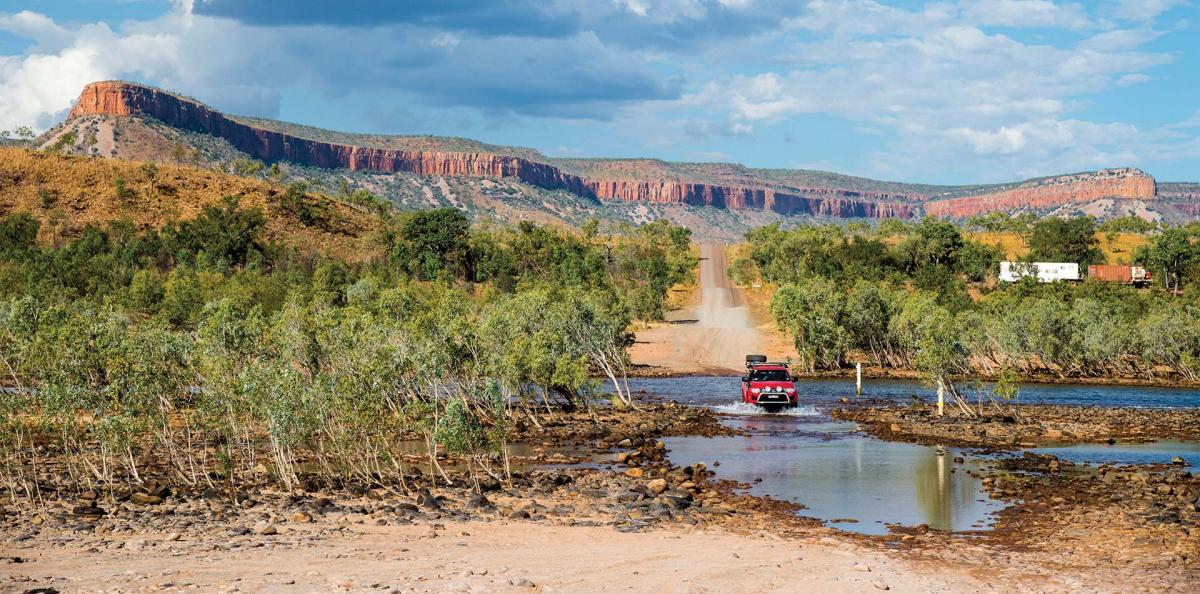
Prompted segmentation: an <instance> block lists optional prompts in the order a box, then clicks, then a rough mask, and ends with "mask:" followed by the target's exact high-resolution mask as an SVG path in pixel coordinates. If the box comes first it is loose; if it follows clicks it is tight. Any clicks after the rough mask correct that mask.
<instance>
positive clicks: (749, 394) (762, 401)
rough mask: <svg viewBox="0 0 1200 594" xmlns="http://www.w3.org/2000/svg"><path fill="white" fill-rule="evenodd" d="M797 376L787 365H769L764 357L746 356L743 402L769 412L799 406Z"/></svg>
mask: <svg viewBox="0 0 1200 594" xmlns="http://www.w3.org/2000/svg"><path fill="white" fill-rule="evenodd" d="M795 381H796V376H794V375H792V374H791V373H790V372H789V371H788V366H787V363H768V362H767V358H766V357H764V356H762V355H746V375H744V376H742V402H746V403H749V404H757V405H759V406H761V407H763V408H764V409H766V410H767V411H768V412H779V411H780V410H783V408H784V407H788V406H790V407H795V406H796V405H797V404H799V400H798V399H797V397H796V384H795V383H794V382H795Z"/></svg>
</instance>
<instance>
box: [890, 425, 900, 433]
mask: <svg viewBox="0 0 1200 594" xmlns="http://www.w3.org/2000/svg"><path fill="white" fill-rule="evenodd" d="M888 428H889V429H891V430H892V433H899V432H900V425H899V424H897V423H892V426H891V427H888Z"/></svg>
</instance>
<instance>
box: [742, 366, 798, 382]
mask: <svg viewBox="0 0 1200 594" xmlns="http://www.w3.org/2000/svg"><path fill="white" fill-rule="evenodd" d="M790 380H791V378H790V377H788V372H787V371H784V370H782V369H764V370H757V369H756V370H754V371H751V372H750V381H752V382H786V381H790Z"/></svg>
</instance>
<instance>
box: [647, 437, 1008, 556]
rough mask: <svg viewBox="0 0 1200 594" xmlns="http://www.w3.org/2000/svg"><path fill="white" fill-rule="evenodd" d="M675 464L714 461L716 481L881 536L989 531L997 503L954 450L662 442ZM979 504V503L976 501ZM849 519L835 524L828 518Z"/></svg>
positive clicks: (807, 441)
mask: <svg viewBox="0 0 1200 594" xmlns="http://www.w3.org/2000/svg"><path fill="white" fill-rule="evenodd" d="M666 442H667V447H668V448H669V449H670V450H671V453H670V456H671V460H672V461H673V462H675V463H677V464H692V463H695V462H705V463H706V464H709V465H711V464H712V462H713V461H715V460H719V461H720V463H721V465H720V466H719V467H717V468H716V469H715V470H716V471H717V476H718V478H727V479H732V480H736V481H740V482H745V483H752V481H753V480H754V479H762V482H760V483H756V484H753V485H752V486H751V488H750V492H751V493H753V494H756V495H769V496H771V497H775V498H778V499H784V500H788V501H794V502H797V503H802V504H804V505H805V506H807V508H808V509H806V510H804V511H803V512H801V513H802V514H803V515H807V516H813V517H816V518H820V519H822V520H826V521H829V522H830V524H831V525H834V526H837V527H839V528H842V529H845V530H852V531H857V532H864V533H867V534H883V533H885V532H886V531H887V528H886V526H885V524H887V523H893V524H903V525H907V526H915V525H918V524H928V525H929V526H931V527H933V528H938V529H944V530H956V531H962V530H971V529H975V528H980V527H987V526H990V518H989V514H990V513H991V512H993V511H996V510H999V509H1000V505H999V504H998V503H996V502H993V501H991V500H989V499H988V498H987V496H986V495H985V494H984V493H983V491H982V486H981V484H980V482H979V481H978V480H977V479H975V478H973V477H970V476H968V475H967V474H966V473H965V472H964V469H965V468H967V467H971V466H973V465H975V464H977V463H974V462H967V463H966V464H955V463H954V462H953V459H954V457H955V456H961V455H962V452H960V451H958V450H956V449H953V448H947V449H945V451H944V455H939V454H938V449H937V448H932V447H927V446H919V445H913V444H904V443H888V442H882V441H878V440H874V439H870V438H867V437H863V436H859V435H846V434H843V435H842V436H840V437H829V436H826V437H825V438H815V437H812V436H806V435H803V434H802V433H794V432H769V433H757V432H756V433H754V434H752V435H750V436H748V437H727V438H712V439H708V438H695V437H679V438H670V439H667V440H666ZM981 500H982V501H981ZM847 519H849V520H855V521H849V522H848V521H835V520H847Z"/></svg>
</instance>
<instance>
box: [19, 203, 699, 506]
mask: <svg viewBox="0 0 1200 594" xmlns="http://www.w3.org/2000/svg"><path fill="white" fill-rule="evenodd" d="M295 193H296V194H297V195H298V196H300V197H301V198H302V199H301V200H299V201H298V202H297V203H298V204H302V203H307V202H309V200H308V198H307V197H306V196H304V193H303V191H302V190H297V192H295ZM286 195H287V194H286V193H285V194H284V198H286ZM314 224H317V222H314ZM381 224H382V225H383V227H384V229H385V232H384V233H383V234H382V238H381V241H383V242H385V245H386V254H387V256H386V258H383V259H381V260H380V261H372V262H367V263H357V264H351V263H348V262H347V261H345V260H342V259H338V258H335V257H331V256H328V255H324V254H322V253H319V252H305V251H302V250H300V249H298V248H296V247H285V246H284V245H282V244H279V243H274V242H272V241H269V240H267V239H266V238H265V236H264V234H263V229H264V227H265V225H266V221H265V218H264V213H263V211H262V210H261V209H260V208H257V207H243V206H242V205H241V204H240V203H239V200H238V199H237V198H235V197H229V198H227V199H225V200H223V201H221V202H219V203H217V204H210V205H208V206H206V207H204V208H203V210H202V212H200V214H199V215H198V216H197V217H195V218H193V219H188V220H182V221H179V222H173V223H168V224H166V225H165V226H163V227H161V228H158V229H155V228H149V229H145V228H137V227H135V226H134V225H133V224H131V223H130V222H128V221H123V220H117V221H112V222H110V223H108V224H105V225H91V226H88V227H86V228H85V229H84V230H83V232H82V233H80V234H79V235H78V236H76V237H73V238H63V239H62V240H59V241H56V242H55V244H56V245H57V247H56V245H44V244H39V243H38V241H37V238H38V237H39V222H38V221H37V220H35V219H34V218H32V217H30V216H28V215H26V214H13V215H9V216H6V217H0V372H2V374H3V379H4V382H3V383H4V386H3V390H2V391H0V470H2V473H3V474H2V475H3V479H4V480H5V482H6V486H7V487H8V489H9V490H10V492H11V493H13V494H14V495H24V496H30V497H34V498H37V497H38V496H39V484H41V479H42V478H44V476H43V473H46V472H51V471H50V470H48V469H49V468H50V467H51V466H53V467H54V470H53V472H63V473H66V474H68V475H69V476H70V477H71V480H72V484H76V485H79V486H80V487H81V488H83V487H88V486H104V485H109V486H111V485H112V484H114V483H120V482H124V481H139V480H142V479H143V478H144V477H145V475H146V473H147V472H148V471H150V472H153V473H154V474H155V475H156V476H158V477H159V478H160V479H165V480H169V481H172V482H178V483H180V484H187V485H193V486H195V485H201V486H203V485H214V484H217V485H222V484H224V485H228V486H231V487H232V484H233V481H234V480H235V477H238V476H240V475H242V474H244V473H250V472H252V471H253V469H254V468H256V467H259V465H260V464H262V463H264V462H266V466H265V467H266V468H267V469H268V471H269V472H270V474H271V475H272V476H273V477H274V478H275V479H276V480H277V481H278V482H279V483H280V484H281V485H283V486H285V487H293V486H295V485H296V484H297V483H298V481H299V480H301V477H302V476H307V477H316V478H317V479H319V480H325V481H333V482H338V483H340V484H347V483H351V482H353V483H355V484H366V485H385V486H394V485H401V486H402V485H403V481H404V469H403V468H402V467H401V457H400V455H399V453H398V452H400V451H402V448H400V447H398V444H399V443H400V442H402V441H411V440H419V441H420V442H421V443H424V446H425V447H424V451H425V452H427V453H428V459H429V464H430V467H431V468H432V469H437V468H438V462H437V454H438V452H439V451H442V452H445V451H449V452H451V453H454V454H459V455H461V456H462V458H463V460H465V461H466V463H467V464H468V465H470V467H471V469H472V471H473V474H475V475H484V476H486V475H487V474H493V475H502V474H503V473H504V470H505V469H504V468H503V460H504V458H503V457H499V458H498V457H497V454H498V453H500V452H502V451H503V447H502V446H503V443H504V441H505V439H506V438H507V436H508V434H509V427H510V424H512V423H514V422H518V421H519V422H520V423H522V424H532V425H534V426H536V425H537V424H538V423H539V414H540V413H539V410H540V409H542V408H544V407H549V406H550V404H551V403H552V402H553V403H555V404H556V406H567V407H586V406H588V404H589V402H590V401H591V399H592V398H594V397H595V396H596V395H597V392H598V381H597V380H596V379H594V378H595V377H596V376H597V374H600V375H603V376H606V377H607V378H609V379H611V380H612V381H613V383H614V384H615V385H616V386H617V392H618V393H617V395H616V397H617V398H619V399H621V400H623V401H624V403H625V404H628V403H630V395H629V393H628V390H627V389H626V388H625V387H624V383H623V377H624V373H625V369H626V367H627V364H628V360H627V357H626V347H627V346H628V345H629V344H630V343H631V342H632V335H631V334H630V333H629V332H628V331H627V329H628V327H629V325H630V323H631V321H632V320H634V319H657V318H661V316H662V314H663V308H664V303H665V300H666V294H667V290H668V288H669V287H670V286H672V285H674V284H676V283H679V282H685V281H687V280H688V278H689V277H690V275H692V274H694V272H693V271H694V268H695V258H694V256H692V255H691V251H690V249H689V245H690V236H689V232H688V231H687V230H686V229H682V228H679V227H674V226H672V225H669V224H667V223H653V224H648V225H643V226H640V227H636V228H633V227H628V228H622V229H620V230H618V231H619V232H617V233H614V234H611V235H606V234H601V233H600V232H599V230H598V226H597V225H588V226H587V227H586V228H585V229H584V230H583V231H582V232H572V231H566V230H562V229H557V228H553V227H543V226H538V225H535V224H531V223H522V224H520V225H519V226H516V227H511V228H508V227H506V228H492V227H482V226H472V225H471V224H469V222H468V220H467V219H466V218H465V216H464V215H463V214H461V213H460V212H458V211H456V210H452V209H442V210H430V211H420V212H414V213H388V216H387V218H386V220H385V221H384V222H383V223H381Z"/></svg>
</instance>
